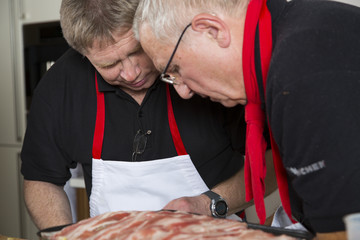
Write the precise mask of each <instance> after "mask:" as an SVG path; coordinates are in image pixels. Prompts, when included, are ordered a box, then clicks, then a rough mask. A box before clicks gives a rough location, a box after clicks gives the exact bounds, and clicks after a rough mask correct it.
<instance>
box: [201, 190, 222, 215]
mask: <svg viewBox="0 0 360 240" xmlns="http://www.w3.org/2000/svg"><path fill="white" fill-rule="evenodd" d="M203 194H204V195H206V196H208V197H209V198H210V200H211V203H210V211H211V215H212V216H213V217H215V218H226V214H227V212H228V205H227V203H226V201H225V199H223V198H222V197H221V196H220V195H219V194H217V193H214V192H213V191H210V190H209V191H206V192H204V193H203Z"/></svg>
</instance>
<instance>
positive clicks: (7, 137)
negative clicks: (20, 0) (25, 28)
mask: <svg viewBox="0 0 360 240" xmlns="http://www.w3.org/2000/svg"><path fill="white" fill-rule="evenodd" d="M11 1H12V0H5V1H1V2H0V29H1V34H0V56H1V57H0V113H1V118H0V144H16V143H19V142H20V140H21V139H20V138H21V133H20V131H19V126H18V124H19V117H20V116H19V113H18V112H17V104H18V103H17V102H16V101H18V100H19V98H18V96H17V92H16V90H17V85H16V81H15V77H14V75H15V70H14V69H15V68H14V66H15V47H16V46H15V41H14V35H15V33H14V22H13V18H12V13H13V12H12V10H13V9H12V5H11Z"/></svg>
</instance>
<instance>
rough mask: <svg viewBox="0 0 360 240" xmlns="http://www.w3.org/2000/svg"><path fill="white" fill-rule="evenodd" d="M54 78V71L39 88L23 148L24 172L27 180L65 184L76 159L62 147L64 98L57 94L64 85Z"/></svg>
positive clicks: (22, 170) (29, 118)
mask: <svg viewBox="0 0 360 240" xmlns="http://www.w3.org/2000/svg"><path fill="white" fill-rule="evenodd" d="M54 78H55V76H54V74H51V73H50V74H46V75H45V77H44V78H43V79H42V80H41V81H40V83H39V85H38V87H37V89H36V90H35V93H34V96H33V99H32V104H31V109H30V112H29V116H28V125H27V130H26V133H25V138H24V143H23V147H22V152H21V160H22V165H21V173H22V174H23V176H24V178H25V179H26V180H36V181H46V182H50V183H54V184H57V185H64V184H65V183H66V181H67V180H68V179H69V178H70V177H71V173H70V171H69V168H70V167H75V166H76V163H71V161H70V160H69V159H68V158H67V157H66V153H65V152H64V151H63V150H62V144H61V142H62V139H63V137H62V135H63V131H62V130H61V124H60V123H59V121H60V120H59V119H60V116H59V113H60V112H61V111H60V106H59V104H58V103H59V102H60V99H59V94H56V92H61V89H57V87H54V86H52V84H53V82H54V81H55V80H54ZM52 80H53V81H52ZM54 90H55V91H54Z"/></svg>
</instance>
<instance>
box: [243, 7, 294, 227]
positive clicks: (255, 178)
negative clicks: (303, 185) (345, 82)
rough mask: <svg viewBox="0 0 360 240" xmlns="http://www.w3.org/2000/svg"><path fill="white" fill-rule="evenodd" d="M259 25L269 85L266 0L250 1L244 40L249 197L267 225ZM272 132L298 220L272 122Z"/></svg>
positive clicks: (283, 190) (284, 191) (283, 188)
mask: <svg viewBox="0 0 360 240" xmlns="http://www.w3.org/2000/svg"><path fill="white" fill-rule="evenodd" d="M257 28H259V41H260V61H261V71H262V75H261V77H262V82H261V81H259V83H260V84H261V83H262V84H263V86H264V88H265V87H266V79H267V73H268V69H269V64H270V59H271V53H272V28H271V15H270V12H269V10H268V8H267V6H266V0H251V1H250V3H249V5H248V9H247V12H246V19H245V29H244V43H243V72H244V84H245V90H246V95H247V100H248V103H247V105H245V118H246V122H247V130H246V157H245V186H246V187H245V190H246V200H247V201H250V200H251V199H252V198H254V202H255V208H256V212H257V214H258V217H259V220H260V224H264V223H265V218H266V212H265V205H264V199H263V198H264V193H265V184H264V179H265V175H266V164H265V151H266V141H265V139H264V136H263V130H264V123H265V112H264V110H263V109H262V104H261V103H262V102H261V96H260V90H259V85H258V80H257V76H256V70H255V36H256V30H257ZM264 95H265V92H264ZM260 112H262V113H260ZM269 131H270V138H271V146H272V154H273V159H274V166H275V172H276V178H277V181H278V187H279V192H280V198H281V202H282V205H283V208H284V210H285V212H286V213H287V215H288V216H289V218H290V219H291V220H292V221H293V222H295V221H294V220H293V219H292V217H291V207H290V200H289V192H288V191H289V189H288V185H287V176H286V171H285V168H284V166H283V164H282V161H281V157H280V152H279V149H278V147H277V145H276V143H275V140H274V139H273V136H272V132H271V129H270V124H269Z"/></svg>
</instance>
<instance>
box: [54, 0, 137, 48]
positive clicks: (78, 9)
mask: <svg viewBox="0 0 360 240" xmlns="http://www.w3.org/2000/svg"><path fill="white" fill-rule="evenodd" d="M138 3H139V0H63V1H62V3H61V8H60V23H61V28H62V32H63V35H64V38H65V39H66V41H67V42H68V44H69V45H70V46H71V47H72V48H74V49H75V50H77V51H78V52H80V53H81V54H83V55H85V54H86V53H87V50H88V49H89V48H91V47H92V46H93V43H94V41H95V40H97V41H99V42H100V43H101V44H103V45H104V44H108V43H113V42H114V38H113V33H114V32H121V31H124V32H125V31H128V30H129V29H131V27H132V23H133V18H134V14H135V11H136V7H137V5H138ZM100 47H101V46H100Z"/></svg>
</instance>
